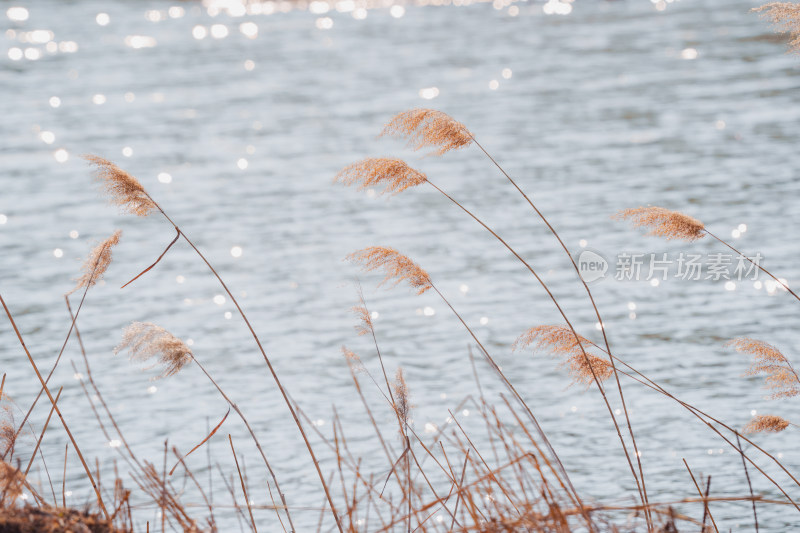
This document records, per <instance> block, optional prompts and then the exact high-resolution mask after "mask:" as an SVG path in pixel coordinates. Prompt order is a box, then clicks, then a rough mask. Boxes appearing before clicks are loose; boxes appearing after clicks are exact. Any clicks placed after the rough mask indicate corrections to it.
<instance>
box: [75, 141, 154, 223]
mask: <svg viewBox="0 0 800 533" xmlns="http://www.w3.org/2000/svg"><path fill="white" fill-rule="evenodd" d="M83 158H84V159H85V160H86V161H88V162H89V163H91V164H92V165H94V166H95V177H96V178H97V180H98V181H99V182H100V184H101V188H102V190H103V192H104V193H105V194H106V195H107V196H108V198H109V201H110V202H111V203H112V204H115V205H118V206H120V207H121V208H122V211H123V212H125V213H131V214H134V215H137V216H140V217H146V216H147V215H149V214H150V212H151V211H153V210H154V209H156V208H157V206H156V203H155V202H154V201H153V199H152V198H150V195H149V194H147V191H145V189H144V187H142V184H141V183H139V180H137V179H136V178H134V177H133V176H131V175H130V174H128V173H127V172H125V171H124V170H122V169H121V168H119V167H118V166H117V165H115V164H114V163H112V162H111V161H109V160H107V159H103V158H102V157H98V156H96V155H84V156H83Z"/></svg>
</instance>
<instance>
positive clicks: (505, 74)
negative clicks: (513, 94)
mask: <svg viewBox="0 0 800 533" xmlns="http://www.w3.org/2000/svg"><path fill="white" fill-rule="evenodd" d="M500 74H501V75H502V76H503V79H506V80H510V79H511V76H512V75H513V73H512V72H511V69H510V68H504V69H503V71H502V72H501V73H500Z"/></svg>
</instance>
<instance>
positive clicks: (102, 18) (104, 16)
mask: <svg viewBox="0 0 800 533" xmlns="http://www.w3.org/2000/svg"><path fill="white" fill-rule="evenodd" d="M94 21H95V22H97V24H98V25H99V26H108V23H109V22H111V17H109V16H108V13H98V14H97V16H96V17H95V18H94Z"/></svg>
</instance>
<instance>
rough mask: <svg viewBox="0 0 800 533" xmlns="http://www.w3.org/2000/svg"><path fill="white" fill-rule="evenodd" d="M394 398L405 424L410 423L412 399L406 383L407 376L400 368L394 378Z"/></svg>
mask: <svg viewBox="0 0 800 533" xmlns="http://www.w3.org/2000/svg"><path fill="white" fill-rule="evenodd" d="M394 399H395V406H396V407H397V414H399V415H400V419H401V420H402V421H403V424H407V423H408V415H409V414H410V413H411V407H412V406H411V401H410V400H409V396H408V385H406V378H405V376H404V375H403V369H402V368H398V369H397V374H395V378H394Z"/></svg>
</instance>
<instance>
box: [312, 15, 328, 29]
mask: <svg viewBox="0 0 800 533" xmlns="http://www.w3.org/2000/svg"><path fill="white" fill-rule="evenodd" d="M314 24H315V26H316V27H317V29H318V30H329V29H331V28H333V19H332V18H330V17H320V18H318V19H317V21H316V22H315V23H314Z"/></svg>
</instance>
